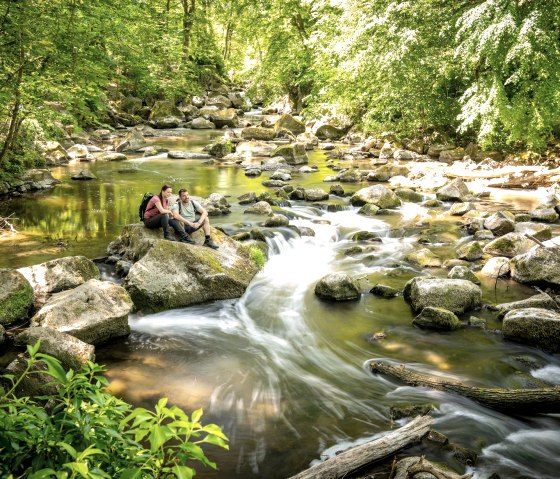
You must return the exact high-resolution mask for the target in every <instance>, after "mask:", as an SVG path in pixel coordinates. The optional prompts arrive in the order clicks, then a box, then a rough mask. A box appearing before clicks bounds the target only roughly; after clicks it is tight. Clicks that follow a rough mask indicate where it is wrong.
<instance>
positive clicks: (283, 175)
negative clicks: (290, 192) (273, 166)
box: [270, 170, 292, 181]
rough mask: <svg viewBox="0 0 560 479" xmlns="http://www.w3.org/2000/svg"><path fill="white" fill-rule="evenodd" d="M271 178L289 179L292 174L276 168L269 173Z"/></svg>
mask: <svg viewBox="0 0 560 479" xmlns="http://www.w3.org/2000/svg"><path fill="white" fill-rule="evenodd" d="M270 179H271V180H280V181H290V180H291V179H292V175H291V174H290V173H289V172H288V171H286V170H276V171H275V172H274V173H272V175H270Z"/></svg>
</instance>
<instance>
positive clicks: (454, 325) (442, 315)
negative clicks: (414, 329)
mask: <svg viewBox="0 0 560 479" xmlns="http://www.w3.org/2000/svg"><path fill="white" fill-rule="evenodd" d="M412 324H414V325H415V326H418V327H419V328H425V329H437V330H441V331H454V330H456V329H459V328H460V327H461V321H459V318H458V317H457V316H456V315H455V314H454V313H452V312H451V311H448V310H447V309H444V308H435V307H432V306H427V307H425V308H424V309H422V311H421V312H420V314H419V315H418V316H416V317H415V318H414V319H413V320H412Z"/></svg>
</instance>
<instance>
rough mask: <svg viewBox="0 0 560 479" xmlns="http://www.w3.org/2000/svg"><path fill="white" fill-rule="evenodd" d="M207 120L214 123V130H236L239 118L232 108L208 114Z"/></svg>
mask: <svg viewBox="0 0 560 479" xmlns="http://www.w3.org/2000/svg"><path fill="white" fill-rule="evenodd" d="M208 119H209V120H210V121H211V122H212V123H214V126H215V127H216V128H223V127H224V126H227V127H229V128H237V127H238V126H239V118H238V117H237V110H235V109H234V108H226V109H225V110H218V111H216V112H213V113H210V115H209V117H208Z"/></svg>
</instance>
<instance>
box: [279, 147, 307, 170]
mask: <svg viewBox="0 0 560 479" xmlns="http://www.w3.org/2000/svg"><path fill="white" fill-rule="evenodd" d="M272 156H281V157H283V158H285V159H286V162H287V163H288V164H289V165H301V164H305V163H307V161H308V158H307V153H306V151H305V145H304V144H303V143H291V144H289V145H282V146H279V147H278V148H276V150H274V151H273V152H272Z"/></svg>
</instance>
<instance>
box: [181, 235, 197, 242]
mask: <svg viewBox="0 0 560 479" xmlns="http://www.w3.org/2000/svg"><path fill="white" fill-rule="evenodd" d="M181 243H188V244H196V242H195V241H194V240H193V239H192V238H191V237H190V236H189V235H185V236H182V237H181Z"/></svg>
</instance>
